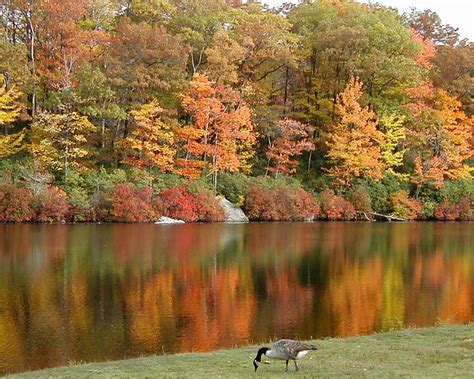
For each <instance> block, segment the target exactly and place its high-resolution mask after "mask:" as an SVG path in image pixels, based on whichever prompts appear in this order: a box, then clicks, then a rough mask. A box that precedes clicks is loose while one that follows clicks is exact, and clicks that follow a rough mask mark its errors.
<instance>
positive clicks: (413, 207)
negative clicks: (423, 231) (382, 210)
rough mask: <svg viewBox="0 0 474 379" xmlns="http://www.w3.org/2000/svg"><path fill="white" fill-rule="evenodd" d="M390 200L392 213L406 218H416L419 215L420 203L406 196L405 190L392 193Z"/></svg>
mask: <svg viewBox="0 0 474 379" xmlns="http://www.w3.org/2000/svg"><path fill="white" fill-rule="evenodd" d="M390 200H391V202H392V207H393V215H394V216H397V217H402V218H405V219H407V220H414V219H416V218H417V217H418V216H420V214H421V211H422V209H423V207H422V205H421V203H420V202H418V201H417V200H415V199H411V198H410V197H408V193H407V192H405V191H398V192H396V193H394V194H393V195H392V196H391V198H390Z"/></svg>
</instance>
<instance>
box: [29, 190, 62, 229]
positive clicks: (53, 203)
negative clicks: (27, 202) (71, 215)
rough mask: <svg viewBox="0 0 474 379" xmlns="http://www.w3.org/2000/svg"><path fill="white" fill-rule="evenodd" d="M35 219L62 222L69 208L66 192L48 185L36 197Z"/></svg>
mask: <svg viewBox="0 0 474 379" xmlns="http://www.w3.org/2000/svg"><path fill="white" fill-rule="evenodd" d="M35 203H36V204H37V207H36V208H37V209H36V220H37V221H39V222H64V221H65V218H66V214H67V212H68V210H69V202H68V199H67V196H66V193H65V192H64V191H63V190H61V189H59V188H58V187H55V186H50V187H48V188H47V189H46V190H45V191H43V192H42V193H40V194H39V195H38V196H37V197H36V199H35Z"/></svg>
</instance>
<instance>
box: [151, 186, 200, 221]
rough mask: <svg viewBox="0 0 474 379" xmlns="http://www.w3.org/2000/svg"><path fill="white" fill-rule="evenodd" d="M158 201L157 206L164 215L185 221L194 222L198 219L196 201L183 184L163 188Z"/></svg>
mask: <svg viewBox="0 0 474 379" xmlns="http://www.w3.org/2000/svg"><path fill="white" fill-rule="evenodd" d="M158 203H159V204H157V207H160V208H161V210H162V212H163V215H165V216H168V217H171V218H176V219H179V220H184V221H186V222H195V221H198V219H199V205H198V201H197V199H196V197H195V196H194V195H193V194H192V193H191V192H190V191H189V189H188V188H187V187H186V186H184V185H182V186H179V187H173V188H168V189H166V190H164V191H163V192H162V193H161V194H160V201H159V202H158Z"/></svg>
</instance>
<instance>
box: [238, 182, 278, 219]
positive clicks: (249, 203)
mask: <svg viewBox="0 0 474 379" xmlns="http://www.w3.org/2000/svg"><path fill="white" fill-rule="evenodd" d="M244 209H245V212H246V213H247V216H248V217H249V218H250V219H251V220H260V221H272V220H279V219H280V210H279V208H278V203H277V199H276V197H275V196H274V194H273V191H272V190H271V189H268V188H263V187H257V186H256V185H254V186H252V187H251V188H250V191H249V193H248V194H247V197H246V198H245V203H244Z"/></svg>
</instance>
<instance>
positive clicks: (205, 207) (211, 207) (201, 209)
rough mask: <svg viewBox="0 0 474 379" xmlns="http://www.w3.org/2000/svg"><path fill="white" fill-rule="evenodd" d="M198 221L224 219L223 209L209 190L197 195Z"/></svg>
mask: <svg viewBox="0 0 474 379" xmlns="http://www.w3.org/2000/svg"><path fill="white" fill-rule="evenodd" d="M197 204H198V215H199V216H198V217H199V221H204V222H219V221H224V220H225V212H224V209H223V208H222V207H221V205H220V204H219V200H217V199H216V197H215V196H214V195H213V194H212V192H211V191H203V192H201V193H200V194H199V195H197Z"/></svg>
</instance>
